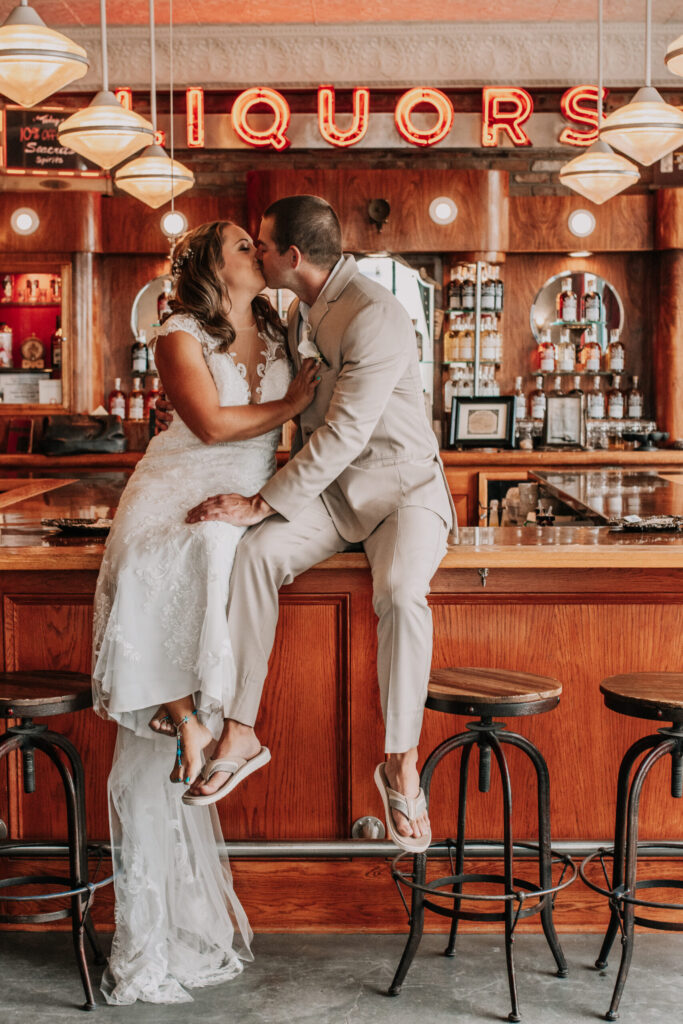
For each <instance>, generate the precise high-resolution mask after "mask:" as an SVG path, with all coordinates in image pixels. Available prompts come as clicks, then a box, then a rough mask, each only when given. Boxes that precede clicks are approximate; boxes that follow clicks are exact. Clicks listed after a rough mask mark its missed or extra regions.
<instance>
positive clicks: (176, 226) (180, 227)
mask: <svg viewBox="0 0 683 1024" xmlns="http://www.w3.org/2000/svg"><path fill="white" fill-rule="evenodd" d="M161 230H162V231H163V233H164V234H165V235H166V237H167V238H177V237H178V235H184V234H185V232H186V231H187V217H186V216H185V214H184V213H180V212H179V211H178V210H167V211H166V213H165V214H164V215H163V216H162V218H161Z"/></svg>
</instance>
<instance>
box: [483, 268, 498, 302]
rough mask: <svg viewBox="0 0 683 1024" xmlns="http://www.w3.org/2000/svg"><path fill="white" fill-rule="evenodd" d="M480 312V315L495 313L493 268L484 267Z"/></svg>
mask: <svg viewBox="0 0 683 1024" xmlns="http://www.w3.org/2000/svg"><path fill="white" fill-rule="evenodd" d="M481 311H482V313H495V311H496V282H495V279H494V276H493V267H489V266H488V264H485V265H484V270H483V272H482V281H481Z"/></svg>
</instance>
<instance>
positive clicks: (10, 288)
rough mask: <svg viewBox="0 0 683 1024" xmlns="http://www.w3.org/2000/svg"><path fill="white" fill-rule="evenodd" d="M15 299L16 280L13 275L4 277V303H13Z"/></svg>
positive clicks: (4, 275)
mask: <svg viewBox="0 0 683 1024" xmlns="http://www.w3.org/2000/svg"><path fill="white" fill-rule="evenodd" d="M13 298H14V278H13V277H12V275H11V274H3V277H2V299H1V300H0V301H2V302H11V301H12V299H13Z"/></svg>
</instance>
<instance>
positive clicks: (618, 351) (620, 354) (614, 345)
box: [607, 331, 624, 373]
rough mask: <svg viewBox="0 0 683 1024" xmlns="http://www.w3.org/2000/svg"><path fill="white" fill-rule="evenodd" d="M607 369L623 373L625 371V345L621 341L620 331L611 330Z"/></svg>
mask: <svg viewBox="0 0 683 1024" xmlns="http://www.w3.org/2000/svg"><path fill="white" fill-rule="evenodd" d="M607 369H608V370H611V371H612V373H623V371H624V346H623V345H622V343H621V342H620V341H619V331H610V332H609V345H608V346H607Z"/></svg>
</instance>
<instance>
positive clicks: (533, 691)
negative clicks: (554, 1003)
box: [389, 668, 577, 1021]
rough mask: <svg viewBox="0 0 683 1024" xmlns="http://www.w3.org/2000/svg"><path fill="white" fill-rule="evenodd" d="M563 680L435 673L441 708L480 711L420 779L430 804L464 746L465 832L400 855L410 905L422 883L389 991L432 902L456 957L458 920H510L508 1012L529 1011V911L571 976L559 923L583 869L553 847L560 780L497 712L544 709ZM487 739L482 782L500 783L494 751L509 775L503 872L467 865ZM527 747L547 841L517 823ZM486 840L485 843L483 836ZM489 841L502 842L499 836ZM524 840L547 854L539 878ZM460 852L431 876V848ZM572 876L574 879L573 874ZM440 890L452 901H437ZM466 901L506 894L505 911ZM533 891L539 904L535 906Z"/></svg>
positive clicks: (434, 699) (431, 702) (432, 683)
mask: <svg viewBox="0 0 683 1024" xmlns="http://www.w3.org/2000/svg"><path fill="white" fill-rule="evenodd" d="M561 692H562V686H561V684H560V683H559V682H558V681H557V680H556V679H549V678H547V677H545V676H534V675H528V674H526V673H524V672H507V671H502V670H499V669H487V668H446V669H438V670H436V671H433V672H432V673H431V676H430V679H429V690H428V696H427V702H426V706H427V707H428V708H431V709H432V710H434V711H442V712H444V713H445V714H449V715H476V716H478V718H479V720H478V721H474V722H468V723H467V726H466V731H465V732H461V733H458V734H457V735H456V736H451V737H450V738H449V739H447V740H445V741H444V742H443V743H441V744H440V745H439V746H438V747H437V748H436V749H435V750H433V751H432V753H431V754H430V755H429V757H428V758H427V760H426V762H425V765H424V767H423V769H422V773H421V775H420V785H421V786H422V789H423V790H424V794H425V799H426V801H427V805H428V806H429V790H430V786H431V781H432V775H433V773H434V769H435V768H436V766H437V765H438V764H439V763H440V761H441V760H442V759H443V758H444V757H446V755H448V754H450V753H451V752H452V751H454V750H456V749H458V748H459V747H462V755H461V759H460V777H459V787H458V788H459V796H458V826H457V829H458V831H457V837H456V839H455V840H453V839H446V840H445V841H444V842H440V843H432V845H431V846H430V847H429V849H428V850H427V851H426V852H425V853H418V854H412V855H411V854H410V853H401V854H399V855H398V856H397V857H396V858H395V859H394V861H393V865H392V875H393V878H394V880H395V882H396V884H397V887H398V890H399V893H400V894H401V898H402V899H403V902H404V905H405V906H406V910H407V909H408V906H407V903H406V900H405V897H404V895H403V892H402V888H401V887H402V886H405V887H407V888H408V889H410V890H411V892H412V899H411V909H410V911H409V920H410V934H409V936H408V941H407V943H406V946H405V949H404V951H403V956H402V957H401V961H400V963H399V965H398V968H397V970H396V974H395V976H394V980H393V981H392V983H391V986H390V988H389V995H394V996H395V995H398V993H399V992H400V990H401V985H402V984H403V981H404V979H405V977H406V974H407V973H408V969H409V967H410V965H411V963H412V961H413V958H414V956H415V953H416V952H417V948H418V946H419V944H420V940H421V938H422V932H423V928H424V912H425V909H428V910H432V911H434V912H435V913H437V914H440V915H442V916H443V917H448V918H450V919H451V929H450V936H449V940H448V946H447V947H446V949H445V950H444V953H445V955H446V956H454V952H455V940H456V935H457V930H458V922H459V921H460V920H465V921H504V922H505V955H506V962H507V974H508V984H509V988H510V1001H511V1004H512V1009H511V1011H510V1013H509V1014H508V1020H510V1021H519V1020H521V1017H520V1013H519V1003H518V999H517V984H516V978H515V965H514V958H513V949H512V947H513V941H514V932H515V928H516V926H517V923H518V921H519V920H520V919H522V918H525V917H529V916H530V915H531V914H536V913H540V915H541V923H542V925H543V931H544V933H545V937H546V940H547V942H548V945H549V946H550V950H551V952H552V955H553V957H554V958H555V963H556V964H557V976H558V977H561V978H564V977H566V976H567V961H566V960H565V957H564V954H563V952H562V949H561V947H560V941H559V939H558V936H557V932H556V931H555V924H554V922H553V903H554V897H555V894H556V893H557V892H558V891H559V890H560V889H563V888H565V887H566V886H567V885H569V884H571V882H573V881H574V879H575V878H576V874H577V872H576V869H575V867H574V865H573V863H572V861H571V858H570V857H566V856H561V855H558V854H556V853H555V852H554V851H553V850H551V847H550V780H549V774H548V767H547V765H546V763H545V760H544V759H543V757H542V755H541V753H540V751H539V750H538V749H537V748H536V747H535V746H534V745H533V743H530V742H529V740H527V739H525V738H524V737H523V736H519V735H517V734H516V733H513V732H508V731H507V726H506V725H505V723H504V722H496V721H494V716H496V715H501V716H505V717H509V718H517V717H521V716H523V715H537V714H541V713H542V712H545V711H550V710H552V709H553V708H555V707H557V705H558V703H559V700H560V693H561ZM475 745H476V746H477V747H478V748H479V791H480V792H482V793H488V792H489V790H490V783H491V751H493V755H494V759H495V763H496V767H497V769H498V772H499V774H500V779H501V785H502V791H503V836H504V839H503V863H504V868H503V874H502V875H496V874H468V873H466V872H465V871H464V858H465V853H466V847H467V846H468V845H469V844H468V843H467V842H466V841H465V817H466V804H467V782H468V771H469V761H470V756H471V754H472V750H473V748H474V746H475ZM506 745H507V746H512V747H517V749H519V750H521V751H522V752H523V753H524V754H525V755H526V756H527V757H528V758H529V760H530V761H531V763H532V765H533V767H534V770H535V772H536V779H537V793H538V797H537V799H538V840H539V841H538V843H537V844H536V843H526V842H524V843H522V842H517V843H516V842H514V841H513V838H512V830H511V804H512V789H511V784H510V774H509V771H508V764H507V761H506V758H505V754H504V751H503V747H504V746H506ZM477 845H482V844H477ZM487 845H491V846H493V845H494V844H493V843H491V842H489V843H488V844H487ZM515 848H517V849H519V850H525V851H529V850H531V851H533V852H534V853H535V854H536V855H537V858H538V872H539V881H538V883H535V882H530V881H527V880H526V879H523V878H519V877H517V875H516V874H515V869H514V851H515ZM445 855H447V856H448V857H449V858H450V864H451V874H450V875H446V876H445V877H440V878H436V879H434V880H432V881H429V882H428V881H427V863H428V859H429V857H430V856H432V857H433V856H438V857H444V856H445ZM411 856H412V858H413V861H412V871H411V872H406V871H405V870H404V869H403V867H402V861H404V860H405V859H406V858H408V857H411ZM554 863H562V864H563V868H562V872H561V875H560V878H559V881H558V882H557V883H556V884H553V879H552V867H553V864H554ZM568 870H569V875H570V877H568V878H567V879H565V877H564V876H565V874H566V873H567V871H568ZM478 883H479V884H480V883H486V884H493V885H499V886H502V887H503V892H502V894H500V895H498V894H496V893H494V894H490V893H474V892H463V886H464V885H468V884H478ZM437 899H440V900H442V901H445V902H441V903H439V902H435V901H436V900H437ZM464 900H472V901H475V902H479V903H480V902H487V901H503V903H504V907H503V911H502V912H501V911H500V910H496V911H481V912H476V913H475V912H474V911H466V910H463V909H462V908H461V903H462V901H464ZM527 900H530V901H533V905H527Z"/></svg>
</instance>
